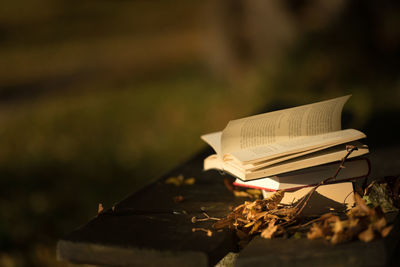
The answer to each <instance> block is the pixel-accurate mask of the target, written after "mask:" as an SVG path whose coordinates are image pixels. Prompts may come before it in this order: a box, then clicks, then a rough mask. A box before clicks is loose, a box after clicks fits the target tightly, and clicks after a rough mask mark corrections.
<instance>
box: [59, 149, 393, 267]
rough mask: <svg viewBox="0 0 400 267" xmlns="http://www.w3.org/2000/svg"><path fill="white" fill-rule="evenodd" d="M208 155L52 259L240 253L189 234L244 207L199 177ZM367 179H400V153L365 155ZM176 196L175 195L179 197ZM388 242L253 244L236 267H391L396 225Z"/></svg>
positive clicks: (67, 240) (228, 236)
mask: <svg viewBox="0 0 400 267" xmlns="http://www.w3.org/2000/svg"><path fill="white" fill-rule="evenodd" d="M210 153H212V151H211V150H209V149H207V150H205V151H202V152H201V153H199V154H197V155H196V156H194V157H193V158H192V159H190V160H189V161H188V162H186V163H185V164H183V165H181V166H179V167H178V168H176V169H175V170H173V171H171V172H170V173H168V174H166V175H165V176H163V177H161V178H160V179H159V180H157V181H156V182H155V183H153V184H151V185H149V186H147V187H145V188H143V189H142V190H140V191H138V192H136V193H134V194H132V195H131V196H129V197H127V198H126V199H124V200H122V201H120V202H119V203H118V204H116V205H115V206H114V208H113V209H108V210H106V211H104V212H103V213H101V214H99V215H98V216H97V217H95V218H93V220H91V221H90V222H89V223H87V224H86V225H84V226H82V227H80V228H78V229H76V230H75V231H73V232H72V233H70V234H69V235H67V236H66V237H64V238H63V239H61V240H59V242H58V245H57V253H58V257H59V259H61V260H66V261H70V262H76V263H89V264H103V265H113V266H126V265H145V266H169V265H171V266H172V265H173V266H213V265H215V264H216V263H217V262H218V261H219V260H221V259H222V258H223V257H224V256H225V255H227V253H229V252H238V247H237V246H236V240H235V235H234V233H233V232H231V231H229V230H224V231H221V232H214V233H213V235H212V236H208V235H207V234H206V233H205V232H202V231H196V232H193V231H192V228H194V227H204V228H209V229H211V225H212V222H210V221H207V222H198V223H196V224H193V223H192V218H193V217H194V216H196V217H204V216H203V214H202V212H203V210H205V211H206V212H207V213H208V214H209V215H210V216H215V217H223V216H225V215H226V214H227V213H229V207H230V206H235V205H238V204H240V203H242V202H243V201H244V200H245V199H244V198H237V197H234V196H233V194H232V193H231V192H230V191H228V190H227V189H226V187H225V186H224V182H223V180H224V179H223V177H221V175H220V173H218V172H217V171H209V172H203V171H202V162H203V159H204V158H205V157H206V156H207V155H209V154H210ZM370 159H371V162H372V173H371V177H383V176H386V175H398V174H400V146H394V147H393V146H392V147H386V148H382V149H378V150H375V151H374V150H373V149H372V151H371V155H370ZM178 175H183V176H184V177H185V178H189V177H194V178H195V184H193V185H181V186H175V185H173V184H167V183H165V181H166V179H167V178H168V177H171V176H178ZM177 196H179V197H178V198H177ZM395 224H396V225H395V228H394V230H392V232H391V234H390V235H389V237H387V238H385V239H383V240H377V241H373V242H371V243H363V242H359V241H354V242H351V243H347V244H344V245H338V246H331V245H328V244H325V243H324V242H322V241H310V240H306V239H300V240H292V239H272V240H265V239H261V238H259V237H258V238H255V239H253V240H252V242H250V244H249V245H248V246H247V247H246V248H245V249H244V250H243V251H241V252H240V253H239V256H238V257H237V259H236V263H235V264H236V265H237V266H253V267H254V266H265V265H267V264H268V265H269V266H284V265H293V264H296V265H299V266H312V265H315V264H320V265H322V264H324V265H326V264H327V265H328V266H331V265H335V266H336V265H338V264H339V265H349V264H352V265H353V266H365V265H371V264H372V265H373V266H386V265H390V264H392V265H393V263H395V262H396V261H397V254H396V253H395V252H396V250H397V251H398V249H399V242H398V241H399V240H400V238H399V237H400V236H399V220H398V218H397V221H396V222H395Z"/></svg>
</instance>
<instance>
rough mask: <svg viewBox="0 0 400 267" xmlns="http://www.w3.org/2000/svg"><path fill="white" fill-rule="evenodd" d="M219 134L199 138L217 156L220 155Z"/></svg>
mask: <svg viewBox="0 0 400 267" xmlns="http://www.w3.org/2000/svg"><path fill="white" fill-rule="evenodd" d="M221 134H222V132H215V133H209V134H205V135H202V136H201V139H203V141H204V142H206V143H207V144H209V145H210V146H211V147H212V148H213V149H214V151H215V153H217V155H221Z"/></svg>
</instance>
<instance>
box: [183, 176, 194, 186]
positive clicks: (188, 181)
mask: <svg viewBox="0 0 400 267" xmlns="http://www.w3.org/2000/svg"><path fill="white" fill-rule="evenodd" d="M195 182H196V179H195V178H194V177H190V178H187V179H185V180H184V183H185V184H186V185H193V184H194V183H195Z"/></svg>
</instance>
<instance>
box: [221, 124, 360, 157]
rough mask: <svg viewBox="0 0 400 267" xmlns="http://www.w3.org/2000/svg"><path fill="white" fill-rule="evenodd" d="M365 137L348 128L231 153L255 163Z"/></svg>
mask: <svg viewBox="0 0 400 267" xmlns="http://www.w3.org/2000/svg"><path fill="white" fill-rule="evenodd" d="M365 137H366V135H365V134H363V133H362V132H360V131H357V130H354V129H346V130H341V131H336V132H330V133H326V134H320V135H314V136H310V137H303V138H297V139H291V140H287V141H284V142H279V143H274V144H268V145H263V146H259V147H255V148H249V149H243V150H239V151H235V152H232V153H229V154H230V155H232V156H233V157H235V158H236V159H237V160H239V161H241V162H242V163H245V164H246V163H255V162H257V161H265V160H270V159H274V158H278V157H281V156H284V155H288V154H291V153H297V152H301V151H304V150H310V151H312V150H314V151H317V150H322V149H324V148H326V147H327V146H335V145H339V144H343V143H346V142H352V141H356V140H358V139H362V138H365ZM318 148H320V149H318ZM229 154H228V155H229Z"/></svg>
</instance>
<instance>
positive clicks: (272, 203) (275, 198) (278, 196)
mask: <svg viewBox="0 0 400 267" xmlns="http://www.w3.org/2000/svg"><path fill="white" fill-rule="evenodd" d="M284 196H285V192H284V191H276V192H275V193H273V194H272V195H271V196H269V197H267V198H266V199H265V201H267V203H268V204H267V207H268V209H269V210H272V209H275V208H276V207H278V204H279V203H280V202H281V200H282V198H283V197H284Z"/></svg>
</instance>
